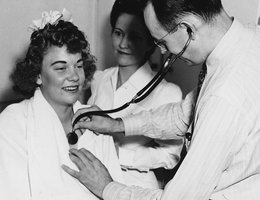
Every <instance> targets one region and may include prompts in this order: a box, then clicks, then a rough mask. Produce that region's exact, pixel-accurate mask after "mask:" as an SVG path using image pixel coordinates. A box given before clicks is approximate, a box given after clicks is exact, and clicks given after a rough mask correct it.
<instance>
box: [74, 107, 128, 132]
mask: <svg viewBox="0 0 260 200" xmlns="http://www.w3.org/2000/svg"><path fill="white" fill-rule="evenodd" d="M91 111H101V109H100V108H99V107H97V106H92V107H88V108H82V109H79V110H78V111H77V112H76V113H75V115H74V116H73V119H72V121H74V120H75V119H76V118H77V117H78V116H79V115H81V114H82V113H85V112H91ZM74 129H89V130H91V131H93V132H95V133H96V134H98V133H102V134H109V135H112V136H115V135H118V134H120V135H124V129H125V127H124V123H123V121H122V119H120V118H118V119H113V118H111V117H110V116H108V115H105V116H98V115H90V116H88V117H84V118H82V119H81V120H80V121H79V122H77V123H76V124H75V126H74Z"/></svg>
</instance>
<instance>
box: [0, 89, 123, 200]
mask: <svg viewBox="0 0 260 200" xmlns="http://www.w3.org/2000/svg"><path fill="white" fill-rule="evenodd" d="M77 106H79V103H76V105H75V106H74V108H75V107H77ZM77 146H78V148H81V147H85V148H86V149H88V150H90V151H91V152H92V153H94V154H95V155H96V156H97V157H98V158H99V159H100V160H101V161H102V162H103V163H104V164H105V165H106V167H107V168H108V170H109V172H110V174H111V175H112V178H113V179H114V180H116V181H119V182H122V178H121V170H120V165H119V162H118V159H117V155H116V151H115V148H114V143H113V139H112V138H111V137H110V136H104V135H100V136H96V135H95V134H93V133H92V132H90V131H86V132H85V133H84V134H83V135H82V136H81V137H80V138H79V141H78V145H77ZM69 149H70V147H69V144H68V141H67V138H66V135H65V133H64V129H63V127H62V124H61V122H60V120H59V118H58V116H57V114H56V113H55V111H54V110H53V109H52V107H51V106H50V105H49V104H48V103H47V101H46V100H45V98H44V97H43V96H42V93H41V91H40V90H36V92H35V95H34V97H32V98H31V99H30V100H24V101H22V102H21V103H18V104H13V105H10V106H8V107H7V108H6V109H5V110H4V111H3V112H2V113H1V115H0V198H1V199H4V200H29V199H31V200H59V199H62V200H72V199H73V200H92V199H93V200H96V199H97V198H96V197H95V196H94V195H93V194H92V193H91V192H89V191H88V190H87V189H86V188H85V187H84V186H83V185H82V184H81V183H80V182H79V181H78V180H76V179H74V178H73V177H71V176H70V175H68V174H67V173H66V172H64V171H63V169H62V168H61V165H62V164H65V165H67V166H69V167H71V168H73V169H77V167H76V166H75V165H74V163H73V162H72V161H71V160H70V158H69V156H68V151H69Z"/></svg>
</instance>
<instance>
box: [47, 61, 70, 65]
mask: <svg viewBox="0 0 260 200" xmlns="http://www.w3.org/2000/svg"><path fill="white" fill-rule="evenodd" d="M57 63H61V64H66V63H67V62H66V61H64V60H57V61H55V62H53V63H51V65H50V66H53V65H55V64H57Z"/></svg>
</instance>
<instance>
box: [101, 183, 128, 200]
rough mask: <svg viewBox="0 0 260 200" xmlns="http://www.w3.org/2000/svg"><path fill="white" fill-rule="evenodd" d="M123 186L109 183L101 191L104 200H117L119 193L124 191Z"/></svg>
mask: <svg viewBox="0 0 260 200" xmlns="http://www.w3.org/2000/svg"><path fill="white" fill-rule="evenodd" d="M125 187H126V186H125V185H124V184H121V183H118V182H115V181H113V182H110V183H109V184H108V185H107V186H106V187H105V189H104V191H103V195H102V196H103V199H104V200H115V199H117V197H118V195H119V193H120V192H121V191H122V190H123V189H125Z"/></svg>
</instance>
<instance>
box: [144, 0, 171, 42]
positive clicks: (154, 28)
mask: <svg viewBox="0 0 260 200" xmlns="http://www.w3.org/2000/svg"><path fill="white" fill-rule="evenodd" d="M144 21H145V25H146V26H147V28H148V29H149V31H150V33H151V35H152V36H153V37H154V38H155V39H159V38H161V37H162V36H163V35H164V34H165V33H167V32H166V30H164V28H163V27H162V26H161V24H160V23H159V21H158V19H157V17H156V15H155V12H154V8H153V5H152V3H151V2H148V4H147V5H146V7H145V9H144Z"/></svg>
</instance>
